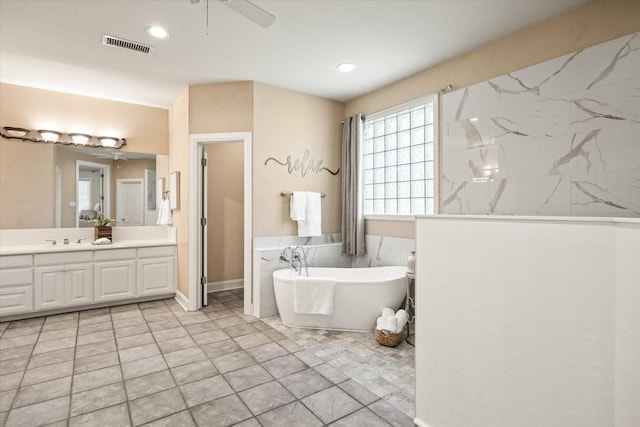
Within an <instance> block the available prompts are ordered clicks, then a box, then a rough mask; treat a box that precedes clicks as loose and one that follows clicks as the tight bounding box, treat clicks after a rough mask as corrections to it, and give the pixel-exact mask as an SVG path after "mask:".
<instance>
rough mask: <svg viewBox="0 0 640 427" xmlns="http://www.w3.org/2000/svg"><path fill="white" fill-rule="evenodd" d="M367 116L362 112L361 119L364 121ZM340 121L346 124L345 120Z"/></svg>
mask: <svg viewBox="0 0 640 427" xmlns="http://www.w3.org/2000/svg"><path fill="white" fill-rule="evenodd" d="M365 118H366V116H365V115H364V114H362V115H361V116H360V120H362V121H363V122H364V119H365ZM340 123H342V124H344V120H343V121H341V122H340Z"/></svg>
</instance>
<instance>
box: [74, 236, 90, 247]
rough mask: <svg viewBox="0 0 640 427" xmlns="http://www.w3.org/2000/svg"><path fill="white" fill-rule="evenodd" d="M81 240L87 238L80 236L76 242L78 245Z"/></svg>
mask: <svg viewBox="0 0 640 427" xmlns="http://www.w3.org/2000/svg"><path fill="white" fill-rule="evenodd" d="M83 240H87V238H86V237H81V238H79V239H78V241H77V242H76V243H77V244H78V245H79V244H80V243H82V241H83Z"/></svg>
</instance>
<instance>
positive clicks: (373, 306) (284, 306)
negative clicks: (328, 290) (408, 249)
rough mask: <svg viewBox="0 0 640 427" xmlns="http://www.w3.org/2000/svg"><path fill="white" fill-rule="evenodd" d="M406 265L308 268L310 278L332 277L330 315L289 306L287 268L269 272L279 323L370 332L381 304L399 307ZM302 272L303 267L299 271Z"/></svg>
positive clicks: (290, 275)
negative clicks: (298, 309)
mask: <svg viewBox="0 0 640 427" xmlns="http://www.w3.org/2000/svg"><path fill="white" fill-rule="evenodd" d="M406 272H407V268H406V267H405V266H401V267H397V266H391V267H370V268H320V267H309V276H310V277H328V278H333V279H335V280H336V287H335V295H334V297H335V298H334V309H333V315H322V314H301V313H295V312H294V309H293V281H294V278H295V277H296V276H297V275H298V273H297V272H295V271H293V270H292V269H290V268H285V269H281V270H276V271H274V272H273V287H274V291H275V296H276V304H277V306H278V311H279V312H280V318H281V319H282V323H284V324H285V325H287V326H295V327H298V328H317V329H333V330H345V331H372V330H373V329H374V328H375V326H376V319H377V318H378V316H380V314H381V313H382V309H383V308H385V307H389V308H393V309H394V310H395V309H397V308H398V307H400V305H401V304H402V302H403V301H404V298H405V295H406V291H407V279H406ZM305 273H306V271H305V270H304V269H303V274H304V275H306V274H305Z"/></svg>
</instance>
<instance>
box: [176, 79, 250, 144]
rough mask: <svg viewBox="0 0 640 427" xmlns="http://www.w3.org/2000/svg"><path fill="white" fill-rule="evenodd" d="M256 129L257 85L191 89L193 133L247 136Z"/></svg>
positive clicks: (241, 83) (199, 86) (223, 84)
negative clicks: (254, 87)
mask: <svg viewBox="0 0 640 427" xmlns="http://www.w3.org/2000/svg"><path fill="white" fill-rule="evenodd" d="M252 127H253V82H239V83H221V84H208V85H195V86H190V87H189V133H215V132H246V131H251V130H252Z"/></svg>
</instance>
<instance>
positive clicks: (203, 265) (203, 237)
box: [200, 147, 209, 307]
mask: <svg viewBox="0 0 640 427" xmlns="http://www.w3.org/2000/svg"><path fill="white" fill-rule="evenodd" d="M207 162H208V160H207V152H206V151H205V150H204V147H202V157H201V158H200V167H202V171H201V177H202V182H200V189H201V193H200V206H202V214H201V215H200V241H201V242H202V248H201V249H202V252H201V253H200V257H201V258H200V285H201V286H202V306H203V307H206V306H207V305H208V304H209V295H208V294H207V289H208V286H207V284H208V281H207Z"/></svg>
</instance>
